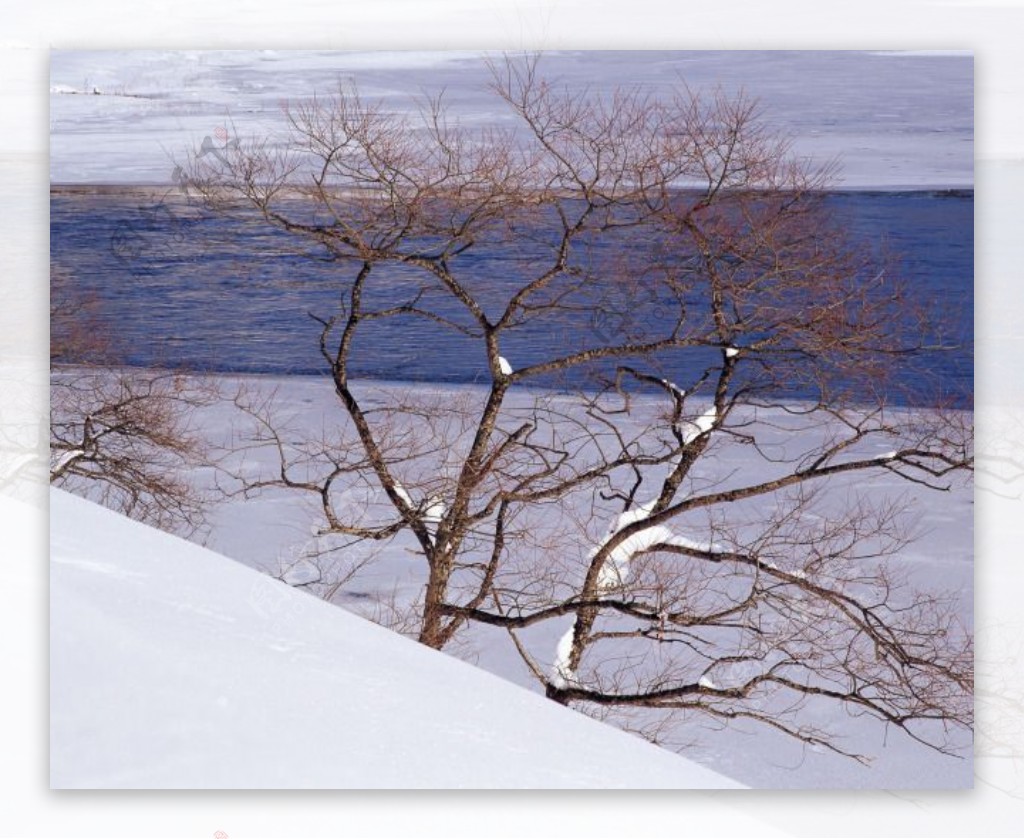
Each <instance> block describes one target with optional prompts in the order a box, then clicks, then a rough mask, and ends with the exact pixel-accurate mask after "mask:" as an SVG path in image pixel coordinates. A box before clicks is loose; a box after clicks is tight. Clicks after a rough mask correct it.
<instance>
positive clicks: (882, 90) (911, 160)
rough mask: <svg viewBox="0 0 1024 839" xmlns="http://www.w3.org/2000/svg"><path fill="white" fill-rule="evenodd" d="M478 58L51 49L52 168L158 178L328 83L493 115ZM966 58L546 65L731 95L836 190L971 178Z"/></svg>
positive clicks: (594, 78) (674, 56)
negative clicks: (835, 171)
mask: <svg viewBox="0 0 1024 839" xmlns="http://www.w3.org/2000/svg"><path fill="white" fill-rule="evenodd" d="M485 60H486V56H485V55H484V54H483V53H480V52H474V51H465V50H462V51H446V52H424V51H405V52H329V51H279V50H220V51H196V50H189V51H185V50H174V51H167V50H163V51H132V52H127V51H121V52H112V51H95V50H90V51H55V52H53V53H51V64H50V179H51V182H53V183H159V184H166V183H169V182H170V181H171V175H172V172H173V169H174V162H173V159H175V158H177V159H179V160H180V159H181V158H182V157H183V156H184V153H185V150H186V149H187V148H198V147H199V146H200V145H201V144H202V143H203V142H204V141H205V140H207V138H208V142H210V143H212V144H213V145H214V146H217V145H223V143H225V142H227V141H228V140H229V139H230V138H231V137H235V136H242V137H245V136H249V135H252V134H256V135H259V136H264V135H268V134H269V135H275V134H280V133H281V132H282V131H283V129H284V128H285V120H284V115H283V110H282V103H283V102H285V101H290V102H293V103H294V102H295V101H296V100H301V99H303V98H308V97H311V96H312V95H313V94H314V92H315V93H318V94H320V95H323V94H325V93H326V94H329V93H331V92H332V91H333V90H334V89H335V88H336V87H337V85H338V84H339V82H342V83H349V82H355V83H356V84H357V85H358V86H359V88H360V90H361V92H362V93H363V94H364V95H365V96H366V97H367V98H369V99H371V100H377V99H379V100H381V101H382V102H384V103H385V106H386V107H388V108H394V109H396V110H399V111H402V110H410V109H412V108H413V107H415V103H414V102H413V100H412V97H413V96H417V95H420V94H423V93H429V94H437V93H438V92H440V91H441V90H444V92H445V98H446V100H447V101H448V102H449V103H450V104H451V106H452V107H453V108H454V109H455V111H456V112H457V113H458V114H459V117H460V119H461V120H462V121H463V122H464V123H465V124H468V125H482V124H495V123H500V122H501V121H502V120H503V119H506V118H507V116H508V115H507V114H506V113H505V111H504V109H503V108H502V107H501V106H500V103H498V102H497V100H496V99H495V98H494V97H493V96H491V95H489V94H488V92H487V89H486V85H487V81H488V79H489V75H488V70H487V68H486V65H485ZM973 67H974V65H973V58H972V56H971V54H970V53H969V52H957V51H949V50H946V51H941V50H930V51H921V52H915V51H909V50H890V51H883V52H878V51H876V52H856V51H842V52H839V51H810V50H809V51H788V52H784V51H774V52H746V51H737V50H717V51H716V50H706V51H700V52H686V51H671V52H669V51H659V50H642V51H638V50H634V51H617V52H602V51H561V52H552V53H549V54H548V55H546V56H545V58H544V63H543V68H544V73H545V74H546V76H547V77H549V78H552V79H555V80H557V81H559V82H560V83H564V84H566V85H568V86H569V87H571V88H573V89H575V90H582V89H584V88H587V89H590V90H601V89H607V88H610V87H612V86H614V85H621V84H626V85H633V84H643V85H645V86H647V87H648V88H649V89H651V90H653V91H657V92H661V93H666V92H669V91H670V90H671V89H672V88H673V87H676V86H678V85H679V84H680V83H681V82H684V83H685V84H687V85H688V86H689V87H691V88H692V89H694V90H704V91H711V90H714V89H715V88H716V87H719V86H721V87H722V88H723V89H724V90H726V91H728V92H731V93H735V92H736V91H739V90H743V91H745V92H746V93H747V94H749V95H751V96H754V97H756V98H758V99H759V100H760V102H761V103H762V105H763V111H764V118H765V120H766V121H767V122H768V123H769V124H771V125H773V126H775V127H777V128H779V129H781V130H782V131H783V132H785V133H786V134H788V135H792V136H793V138H794V152H795V153H796V154H798V155H800V156H807V157H811V158H813V159H814V160H816V161H817V162H819V163H824V162H828V161H831V160H833V159H834V158H836V157H840V158H841V161H842V177H841V180H840V183H839V185H840V186H843V187H846V188H886V189H892V188H921V187H927V188H932V187H966V188H970V187H973V184H974V168H973V150H974V130H973V116H974V109H973V77H974V74H973Z"/></svg>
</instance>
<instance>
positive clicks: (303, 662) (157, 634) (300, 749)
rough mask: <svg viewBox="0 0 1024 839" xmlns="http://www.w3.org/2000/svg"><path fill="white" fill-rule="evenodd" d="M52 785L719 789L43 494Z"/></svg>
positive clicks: (356, 623) (270, 587) (598, 730)
mask: <svg viewBox="0 0 1024 839" xmlns="http://www.w3.org/2000/svg"><path fill="white" fill-rule="evenodd" d="M50 501H51V521H52V523H53V524H52V529H51V577H50V582H51V594H50V598H51V599H50V615H51V636H50V668H51V671H50V749H51V752H50V782H51V786H52V787H54V788H307V789H308V788H586V787H598V788H641V789H644V788H648V789H649V788H734V787H738V786H740V785H739V784H737V783H736V782H735V781H732V780H730V779H728V778H726V777H724V776H722V775H719V774H716V773H715V772H712V771H710V770H708V769H704V768H703V767H700V766H698V765H697V764H695V763H693V762H691V761H688V760H686V759H684V758H682V757H680V756H678V755H676V754H673V753H671V752H668V751H665V750H662V749H659V748H656V747H655V746H652V745H650V744H648V743H646V742H644V741H642V740H640V739H638V738H635V737H632V736H630V735H627V734H624V733H623V732H621V731H618V730H616V729H613V728H610V727H608V726H605V725H602V724H601V723H598V722H596V721H594V720H591V719H589V718H587V717H584V716H582V715H580V714H577V713H575V712H573V711H570V710H568V709H566V708H563V707H561V706H558V705H555V704H554V703H551V702H548V701H547V700H545V699H543V698H542V697H540V696H539V695H536V694H533V693H530V692H529V691H527V690H524V689H522V688H519V687H516V686H514V685H512V684H510V683H508V682H505V681H503V680H501V679H499V678H497V677H496V676H493V675H490V674H488V673H486V672H483V671H481V670H477V669H475V668H473V667H471V666H469V665H468V664H465V663H464V662H461V661H457V660H455V659H452V658H450V657H448V656H446V655H443V654H441V653H438V652H435V651H433V650H429V649H427V648H424V647H421V646H419V645H417V644H415V643H413V642H411V641H409V640H407V639H405V638H402V637H400V636H398V635H396V634H393V633H391V632H389V631H387V630H386V629H383V628H381V627H379V626H376V625H374V624H372V623H369V622H368V621H365V620H363V619H361V618H358V617H356V616H355V615H352V614H350V613H347V612H345V611H343V610H341V609H339V608H337V607H334V606H329V605H327V604H326V603H324V602H322V601H319V600H317V599H315V598H313V597H310V596H308V595H305V594H302V593H300V592H298V591H295V590H294V589H291V588H289V587H288V586H286V585H284V584H282V583H279V582H277V581H275V580H272V579H270V578H268V577H265V576H263V575H261V574H259V573H257V572H256V571H253V570H252V569H249V568H246V567H244V566H242V565H240V564H238V563H235V562H233V561H232V560H229V559H227V558H225V557H222V556H220V555H218V554H215V553H213V552H211V551H209V550H206V549H204V548H201V547H198V546H196V545H193V544H191V543H188V542H185V541H183V540H181V539H178V538H176V537H173V536H169V535H167V534H165V533H162V532H160V531H157V530H153V529H151V528H149V527H146V526H144V525H141V524H138V523H136V522H133V521H130V520H129V519H127V518H124V517H123V516H120V515H117V514H116V513H113V512H110V511H109V510H106V509H104V508H102V507H99V506H97V505H95V504H92V503H90V502H88V501H84V500H82V499H80V498H77V497H74V496H71V495H69V494H67V493H64V492H61V491H59V490H51V496H50Z"/></svg>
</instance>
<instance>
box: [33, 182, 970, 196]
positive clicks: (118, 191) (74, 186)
mask: <svg viewBox="0 0 1024 839" xmlns="http://www.w3.org/2000/svg"><path fill="white" fill-rule="evenodd" d="M679 191H680V192H690V191H694V192H696V191H699V190H697V189H695V188H692V187H691V188H687V187H680V188H679ZM811 191H812V192H821V193H822V194H824V195H849V194H856V195H873V194H874V195H930V196H934V197H948V198H973V197H974V186H973V185H972V186H916V185H908V186H850V187H838V186H837V187H834V188H830V189H824V190H811ZM169 193H177V194H178V196H179V197H180V198H181V199H183V200H188V198H189V196H188V195H186V194H185V193H184V192H182V191H181V188H180V187H179V186H178V185H177V184H175V183H164V184H161V183H127V182H126V183H51V184H50V195H61V196H63V195H69V196H70V195H137V196H139V197H142V198H152V197H156V196H159V197H161V198H164V197H169V195H168V194H169Z"/></svg>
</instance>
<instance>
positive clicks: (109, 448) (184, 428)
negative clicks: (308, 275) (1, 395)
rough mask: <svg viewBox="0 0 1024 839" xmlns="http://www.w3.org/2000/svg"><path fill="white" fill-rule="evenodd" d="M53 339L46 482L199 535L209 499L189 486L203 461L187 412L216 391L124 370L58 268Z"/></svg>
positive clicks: (177, 378) (92, 308)
mask: <svg viewBox="0 0 1024 839" xmlns="http://www.w3.org/2000/svg"><path fill="white" fill-rule="evenodd" d="M50 335H51V339H50V483H51V484H53V485H55V486H60V487H62V488H65V489H68V490H69V491H71V492H75V493H78V494H81V495H85V496H87V497H89V498H92V499H93V500H96V501H98V502H100V503H102V504H104V505H106V506H108V507H111V508H112V509H115V510H118V511H119V512H123V513H125V514H126V515H128V516H130V517H132V518H135V519H139V520H140V521H144V522H146V523H148V524H152V525H154V526H156V527H160V528H162V529H165V530H171V531H181V532H183V533H186V534H191V533H194V532H196V531H197V530H198V529H200V528H201V527H202V526H203V524H204V522H205V516H206V510H207V506H208V504H209V502H210V500H211V499H210V498H209V497H208V496H207V494H206V493H204V492H202V491H201V490H200V489H198V487H197V485H196V483H195V480H194V474H193V470H195V469H197V468H198V467H201V466H203V465H204V464H206V463H207V462H208V459H207V445H206V442H205V440H204V437H203V435H202V434H201V433H200V432H199V431H198V429H196V428H195V427H194V425H193V412H194V411H195V410H196V409H197V408H200V407H202V406H205V405H209V404H212V403H213V402H214V401H215V400H216V399H217V389H216V387H215V385H214V384H213V383H212V382H210V381H200V380H197V379H193V378H189V377H187V376H185V375H183V374H180V373H176V372H171V371H166V370H156V369H154V370H143V369H138V368H128V367H124V366H121V364H120V360H121V355H120V353H119V352H118V349H117V346H116V340H115V339H114V337H113V334H112V331H111V329H110V327H109V324H107V323H106V322H105V320H104V318H103V317H102V315H101V314H100V313H99V309H98V305H97V304H96V302H95V301H94V300H92V299H91V298H89V297H88V296H87V295H85V294H83V293H81V292H80V291H79V290H78V289H76V287H75V283H74V278H73V275H72V274H71V272H69V271H68V270H67V269H64V268H62V267H60V266H55V267H54V268H53V269H52V271H51V294H50Z"/></svg>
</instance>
